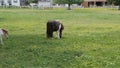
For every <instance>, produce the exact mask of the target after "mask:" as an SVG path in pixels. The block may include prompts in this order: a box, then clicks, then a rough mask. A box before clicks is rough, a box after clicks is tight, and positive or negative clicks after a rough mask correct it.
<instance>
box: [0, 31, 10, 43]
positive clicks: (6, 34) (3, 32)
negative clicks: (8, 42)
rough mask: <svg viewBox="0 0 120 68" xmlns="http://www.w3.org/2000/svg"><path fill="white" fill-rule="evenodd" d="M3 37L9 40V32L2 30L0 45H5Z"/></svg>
mask: <svg viewBox="0 0 120 68" xmlns="http://www.w3.org/2000/svg"><path fill="white" fill-rule="evenodd" d="M3 36H5V38H7V39H8V31H7V30H5V29H0V44H1V45H3V44H4V43H3Z"/></svg>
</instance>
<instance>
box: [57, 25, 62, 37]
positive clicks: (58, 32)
mask: <svg viewBox="0 0 120 68" xmlns="http://www.w3.org/2000/svg"><path fill="white" fill-rule="evenodd" d="M60 29H61V24H60V25H59V29H58V31H57V37H58V38H60Z"/></svg>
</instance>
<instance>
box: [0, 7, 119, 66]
mask: <svg viewBox="0 0 120 68" xmlns="http://www.w3.org/2000/svg"><path fill="white" fill-rule="evenodd" d="M53 19H59V20H61V21H62V22H63V24H64V26H65V29H64V31H63V38H62V39H56V38H53V39H46V37H45V36H46V35H45V33H46V22H47V21H48V20H53ZM119 26H120V11H117V10H111V9H104V8H95V9H94V8H90V9H73V10H71V11H68V10H65V9H53V10H38V9H0V27H1V28H5V29H7V30H8V31H9V39H7V40H6V39H4V43H5V45H3V46H0V68H119V67H120V27H119Z"/></svg>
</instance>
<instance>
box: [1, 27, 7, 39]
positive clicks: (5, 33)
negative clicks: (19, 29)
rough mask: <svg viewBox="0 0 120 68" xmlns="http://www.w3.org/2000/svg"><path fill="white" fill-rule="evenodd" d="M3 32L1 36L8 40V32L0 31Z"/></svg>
mask: <svg viewBox="0 0 120 68" xmlns="http://www.w3.org/2000/svg"><path fill="white" fill-rule="evenodd" d="M1 30H2V32H3V35H4V36H5V37H6V38H7V39H8V31H7V30H5V29H1Z"/></svg>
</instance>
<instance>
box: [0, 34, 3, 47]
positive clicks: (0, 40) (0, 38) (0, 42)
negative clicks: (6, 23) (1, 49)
mask: <svg viewBox="0 0 120 68" xmlns="http://www.w3.org/2000/svg"><path fill="white" fill-rule="evenodd" d="M0 44H1V45H3V40H2V36H0Z"/></svg>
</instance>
